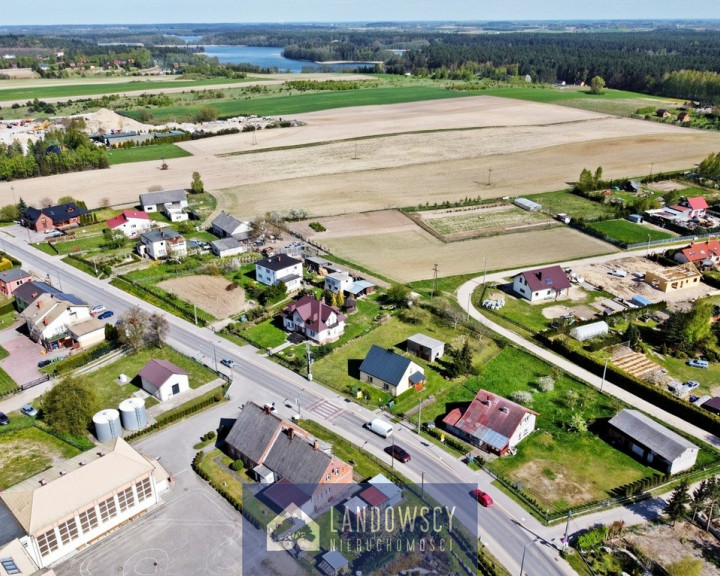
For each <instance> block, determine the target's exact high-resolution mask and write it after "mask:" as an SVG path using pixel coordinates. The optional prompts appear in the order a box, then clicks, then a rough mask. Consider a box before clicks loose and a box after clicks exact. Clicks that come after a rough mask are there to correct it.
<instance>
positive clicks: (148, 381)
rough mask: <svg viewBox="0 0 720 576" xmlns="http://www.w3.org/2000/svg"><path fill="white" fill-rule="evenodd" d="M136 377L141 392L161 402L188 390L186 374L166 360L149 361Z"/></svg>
mask: <svg viewBox="0 0 720 576" xmlns="http://www.w3.org/2000/svg"><path fill="white" fill-rule="evenodd" d="M138 376H140V380H141V382H142V387H143V390H145V391H146V392H147V393H148V394H152V395H153V396H155V398H157V399H158V400H161V401H165V400H167V399H168V398H171V397H173V396H176V395H178V394H182V393H183V392H185V391H186V390H189V389H190V382H189V380H188V373H187V372H186V371H185V370H183V369H182V368H180V367H178V366H175V364H173V363H172V362H168V361H167V360H149V361H148V363H147V364H145V366H143V368H142V370H140V372H138Z"/></svg>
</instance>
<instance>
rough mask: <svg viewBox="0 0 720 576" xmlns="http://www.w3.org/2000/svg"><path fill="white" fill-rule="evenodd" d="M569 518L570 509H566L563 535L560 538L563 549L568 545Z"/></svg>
mask: <svg viewBox="0 0 720 576" xmlns="http://www.w3.org/2000/svg"><path fill="white" fill-rule="evenodd" d="M570 518H572V510H568V517H567V523H566V524H565V536H563V539H562V544H563V550H564V549H565V548H567V545H568V534H569V533H570Z"/></svg>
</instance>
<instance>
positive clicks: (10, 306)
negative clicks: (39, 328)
mask: <svg viewBox="0 0 720 576" xmlns="http://www.w3.org/2000/svg"><path fill="white" fill-rule="evenodd" d="M14 302H15V300H10V302H6V303H5V304H3V305H2V306H0V314H10V312H15V304H14Z"/></svg>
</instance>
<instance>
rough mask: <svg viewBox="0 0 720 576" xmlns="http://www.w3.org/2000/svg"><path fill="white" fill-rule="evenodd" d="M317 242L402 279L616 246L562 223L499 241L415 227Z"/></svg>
mask: <svg viewBox="0 0 720 576" xmlns="http://www.w3.org/2000/svg"><path fill="white" fill-rule="evenodd" d="M348 218H351V216H348ZM320 221H321V222H322V223H323V225H325V223H324V221H323V220H320ZM336 221H337V220H336ZM319 241H320V240H319ZM321 243H322V244H323V245H324V246H327V247H328V248H329V250H330V252H331V253H332V254H334V255H336V256H338V257H340V258H343V259H345V260H350V261H352V262H355V263H357V264H358V265H359V266H362V267H363V268H366V269H368V270H374V271H377V272H378V273H379V274H382V275H383V276H385V277H386V278H390V279H391V280H393V281H395V282H402V283H405V282H413V281H417V280H422V279H424V278H430V277H431V276H432V271H433V265H434V264H436V263H437V264H438V276H457V275H461V274H468V273H472V272H477V271H479V270H482V269H483V266H484V259H487V269H488V270H502V269H506V268H514V267H521V266H529V265H535V264H540V263H549V262H557V261H560V260H570V259H573V258H583V257H589V256H596V255H600V254H608V253H611V252H615V251H617V249H616V248H614V247H613V246H611V245H610V244H607V243H606V242H603V241H601V240H598V239H596V238H591V237H589V236H586V235H584V234H581V233H580V232H578V231H576V230H572V229H570V228H566V227H564V228H553V229H548V230H533V231H530V232H518V233H515V234H508V235H507V236H503V237H502V240H500V239H498V238H497V237H489V238H474V239H472V240H465V241H463V242H452V243H449V244H445V243H443V242H441V241H440V240H438V239H437V238H435V237H434V236H432V235H431V234H429V233H428V232H425V231H424V230H422V229H421V228H419V227H416V228H415V229H409V230H404V231H399V232H388V233H385V232H383V231H382V229H377V230H374V231H372V232H370V231H369V232H368V233H366V234H363V235H350V236H346V237H332V238H324V239H322V240H321ZM529 247H531V249H530V248H529Z"/></svg>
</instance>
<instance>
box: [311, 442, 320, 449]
mask: <svg viewBox="0 0 720 576" xmlns="http://www.w3.org/2000/svg"><path fill="white" fill-rule="evenodd" d="M318 448H320V442H318V441H317V440H315V442H313V450H317V449H318Z"/></svg>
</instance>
